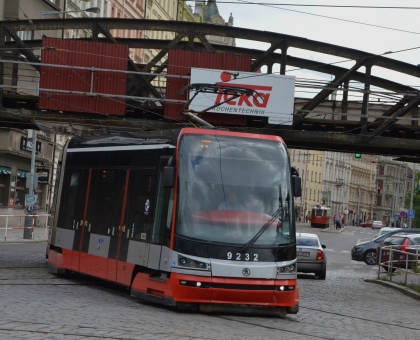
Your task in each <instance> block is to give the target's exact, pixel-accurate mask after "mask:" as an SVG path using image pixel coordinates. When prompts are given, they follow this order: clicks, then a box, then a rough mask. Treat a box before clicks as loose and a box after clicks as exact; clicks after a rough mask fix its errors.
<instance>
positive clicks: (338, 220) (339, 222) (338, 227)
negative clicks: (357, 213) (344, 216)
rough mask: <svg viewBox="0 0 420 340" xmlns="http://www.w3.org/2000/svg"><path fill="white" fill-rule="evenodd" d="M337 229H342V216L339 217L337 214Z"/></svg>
mask: <svg viewBox="0 0 420 340" xmlns="http://www.w3.org/2000/svg"><path fill="white" fill-rule="evenodd" d="M335 229H336V230H338V229H341V219H340V217H339V216H337V217H336V218H335Z"/></svg>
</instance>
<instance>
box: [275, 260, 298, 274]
mask: <svg viewBox="0 0 420 340" xmlns="http://www.w3.org/2000/svg"><path fill="white" fill-rule="evenodd" d="M286 273H296V262H294V263H291V264H289V265H287V266H280V267H277V275H278V274H286Z"/></svg>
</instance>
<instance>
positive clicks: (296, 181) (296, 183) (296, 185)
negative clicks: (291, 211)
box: [291, 166, 302, 197]
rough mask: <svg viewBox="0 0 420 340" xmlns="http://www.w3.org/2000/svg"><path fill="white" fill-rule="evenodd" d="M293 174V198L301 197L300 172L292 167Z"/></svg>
mask: <svg viewBox="0 0 420 340" xmlns="http://www.w3.org/2000/svg"><path fill="white" fill-rule="evenodd" d="M291 172H292V187H293V196H295V197H300V196H302V180H301V178H300V177H299V171H297V169H296V168H295V167H294V166H292V167H291Z"/></svg>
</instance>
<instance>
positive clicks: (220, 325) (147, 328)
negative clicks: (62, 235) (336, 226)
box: [0, 225, 420, 340]
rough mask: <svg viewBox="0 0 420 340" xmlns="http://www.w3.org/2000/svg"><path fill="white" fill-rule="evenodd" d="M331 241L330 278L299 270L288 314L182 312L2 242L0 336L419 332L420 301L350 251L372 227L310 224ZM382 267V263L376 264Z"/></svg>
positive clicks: (41, 246)
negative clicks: (65, 273)
mask: <svg viewBox="0 0 420 340" xmlns="http://www.w3.org/2000/svg"><path fill="white" fill-rule="evenodd" d="M298 231H301V232H314V233H317V234H319V237H320V239H321V242H322V243H323V244H325V245H326V246H327V259H328V266H327V279H326V280H325V281H324V280H318V279H316V278H315V277H314V276H313V275H309V274H299V275H298V281H299V286H300V292H301V303H300V307H301V308H300V312H299V313H298V314H297V315H290V316H287V317H286V318H284V319H278V318H274V317H263V316H260V317H256V316H241V315H222V314H216V315H207V314H197V313H186V312H180V311H177V310H174V309H171V308H166V307H160V306H156V305H151V304H144V303H142V302H139V301H137V300H135V299H134V298H131V297H130V296H129V295H128V293H127V290H126V289H123V288H121V287H118V286H113V285H107V284H104V283H103V282H101V281H98V280H92V279H87V278H84V277H82V278H80V277H66V278H61V277H57V276H55V275H52V274H50V273H48V272H47V271H46V268H45V246H46V244H45V243H24V244H22V243H16V244H5V243H0V289H1V298H0V310H1V314H0V339H2V340H3V339H35V340H36V339H72V340H73V339H194V340H196V339H241V340H244V339H270V340H271V339H280V338H281V339H346V340H347V339H393V340H395V339H416V340H417V339H418V338H419V337H420V324H419V322H418V320H419V317H418V311H419V302H418V301H417V300H414V299H411V298H409V297H407V296H405V295H403V294H401V293H399V292H396V291H394V290H391V289H389V288H387V287H382V286H380V285H376V284H372V283H367V282H365V281H364V280H363V279H365V278H374V277H375V275H376V273H377V272H376V270H375V268H374V267H373V266H367V265H365V264H364V263H363V262H354V261H352V260H351V259H350V253H349V252H350V249H351V247H352V246H353V245H354V244H355V243H356V242H357V241H358V240H364V239H371V238H373V237H374V236H375V235H376V234H377V231H376V232H372V231H371V230H362V229H360V228H353V227H348V228H347V229H346V230H344V231H343V232H341V233H335V232H331V233H330V232H325V231H324V232H323V231H321V230H320V229H311V228H309V227H308V226H304V225H302V226H299V228H298ZM376 269H377V268H376Z"/></svg>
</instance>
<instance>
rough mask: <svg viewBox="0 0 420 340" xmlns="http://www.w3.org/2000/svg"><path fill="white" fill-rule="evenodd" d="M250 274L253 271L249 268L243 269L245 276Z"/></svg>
mask: <svg viewBox="0 0 420 340" xmlns="http://www.w3.org/2000/svg"><path fill="white" fill-rule="evenodd" d="M249 274H251V271H250V270H249V268H244V269H242V275H243V276H249Z"/></svg>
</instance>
